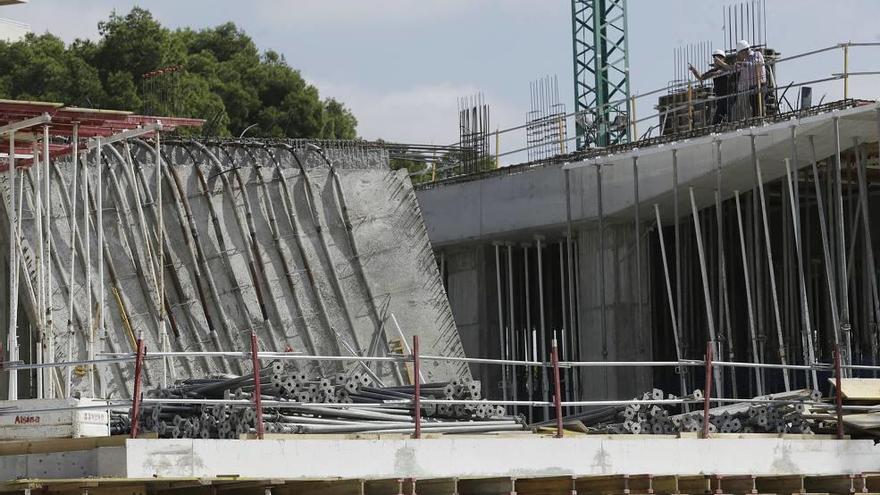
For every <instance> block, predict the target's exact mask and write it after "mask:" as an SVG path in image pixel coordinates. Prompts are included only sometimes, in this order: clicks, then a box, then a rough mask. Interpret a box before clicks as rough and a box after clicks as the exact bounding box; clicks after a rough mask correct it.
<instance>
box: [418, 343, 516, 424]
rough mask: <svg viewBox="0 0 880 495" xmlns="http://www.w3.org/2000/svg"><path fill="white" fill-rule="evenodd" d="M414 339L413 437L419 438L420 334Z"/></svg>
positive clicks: (420, 412) (420, 397)
mask: <svg viewBox="0 0 880 495" xmlns="http://www.w3.org/2000/svg"><path fill="white" fill-rule="evenodd" d="M412 339H413V343H412V361H413V385H414V386H415V387H414V390H413V400H414V401H415V407H414V408H413V416H415V431H414V432H413V438H415V439H419V438H422V405H421V404H420V403H419V401H420V400H422V381H421V380H420V379H419V377H420V376H421V363H420V362H419V336H418V335H413V338H412ZM514 400H515V399H514ZM514 410H516V406H514Z"/></svg>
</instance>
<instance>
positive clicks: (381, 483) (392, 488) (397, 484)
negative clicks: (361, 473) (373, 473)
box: [364, 478, 405, 495]
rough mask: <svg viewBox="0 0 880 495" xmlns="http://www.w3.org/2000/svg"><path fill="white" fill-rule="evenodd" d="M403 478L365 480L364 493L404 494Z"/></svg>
mask: <svg viewBox="0 0 880 495" xmlns="http://www.w3.org/2000/svg"><path fill="white" fill-rule="evenodd" d="M403 481H404V480H403V478H395V479H389V480H366V481H364V495H404V493H405V492H404V491H403Z"/></svg>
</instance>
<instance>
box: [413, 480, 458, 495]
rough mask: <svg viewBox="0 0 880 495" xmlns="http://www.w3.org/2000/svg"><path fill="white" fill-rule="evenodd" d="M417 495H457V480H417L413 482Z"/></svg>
mask: <svg viewBox="0 0 880 495" xmlns="http://www.w3.org/2000/svg"><path fill="white" fill-rule="evenodd" d="M415 485H416V486H415V488H416V493H417V494H418V495H457V494H458V479H456V478H436V479H429V480H421V479H418V480H416V482H415Z"/></svg>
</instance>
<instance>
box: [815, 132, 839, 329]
mask: <svg viewBox="0 0 880 495" xmlns="http://www.w3.org/2000/svg"><path fill="white" fill-rule="evenodd" d="M809 141H810V151H811V153H812V155H811V160H810V166H811V168H812V171H813V185H814V186H815V192H816V208H817V210H818V217H819V234H820V237H821V238H822V256H823V261H824V263H822V264H823V266H824V267H825V285H826V287H827V289H828V303H829V306H830V307H831V326H832V329H833V332H832V336H833V337H834V345H835V346H839V345H840V315H839V312H838V306H837V291H836V290H835V287H834V284H835V278H834V274H833V268H832V267H833V266H834V265H833V264H832V261H831V242H830V237H829V232H828V225H827V223H826V220H825V202H824V200H823V199H822V198H823V196H822V186H821V184H820V182H819V168H818V166H817V164H816V142H815V139H814V136H809Z"/></svg>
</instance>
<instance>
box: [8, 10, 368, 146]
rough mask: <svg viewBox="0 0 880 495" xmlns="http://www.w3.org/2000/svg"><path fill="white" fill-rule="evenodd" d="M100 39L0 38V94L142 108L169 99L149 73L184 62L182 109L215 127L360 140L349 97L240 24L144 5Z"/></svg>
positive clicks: (178, 92)
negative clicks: (172, 18)
mask: <svg viewBox="0 0 880 495" xmlns="http://www.w3.org/2000/svg"><path fill="white" fill-rule="evenodd" d="M98 32H99V33H100V38H99V39H98V40H97V41H90V40H76V41H74V42H73V43H71V44H70V45H67V46H65V44H64V42H62V41H61V40H60V39H58V38H57V37H55V36H53V35H51V34H48V33H47V34H43V35H39V36H37V35H33V34H31V35H28V36H27V37H26V38H25V39H24V40H22V41H19V42H15V43H7V42H2V41H0V98H10V99H25V100H43V101H56V102H61V103H65V104H67V105H71V106H83V107H93V108H106V109H116V110H132V111H136V112H140V111H142V110H143V109H144V108H148V109H154V108H164V107H169V106H170V105H169V104H168V102H167V101H166V100H167V98H168V96H166V95H164V94H158V93H156V92H144V90H143V74H145V73H147V72H150V71H154V70H157V69H160V68H163V67H168V66H172V65H181V66H182V67H183V70H182V71H181V72H180V73H178V74H176V75H175V76H174V77H175V78H176V82H175V84H174V86H175V89H174V94H175V98H174V99H175V104H174V108H175V109H176V110H177V114H178V115H180V116H188V117H198V118H203V119H206V120H210V121H211V123H212V127H213V128H212V129H211V132H212V133H214V134H217V135H221V136H229V135H233V136H238V135H239V134H241V132H242V131H244V130H245V129H246V128H248V127H249V126H251V125H253V124H256V125H255V126H254V127H252V128H251V129H250V130H248V132H247V136H249V137H277V138H283V137H291V138H326V139H334V138H335V139H354V138H355V137H356V136H357V130H356V129H357V119H355V117H354V115H353V114H352V113H351V111H350V110H349V109H348V108H346V107H345V105H343V104H342V103H341V102H339V101H337V100H335V99H332V98H328V99H324V100H322V99H321V98H320V95H319V93H318V89H317V88H315V87H314V86H312V85H310V84H307V83H306V81H305V80H304V79H303V78H302V76H301V75H300V73H299V71H297V70H294V69H293V68H291V67H290V66H289V65H288V64H287V61H286V60H284V57H283V56H281V55H280V54H278V53H277V52H274V51H271V50H270V51H266V52H264V53H260V51H259V49H258V48H257V46H256V44H255V43H254V41H253V40H252V39H251V38H250V37H249V36H248V35H247V34H246V33H244V32H243V31H241V30H240V29H238V27H236V26H235V24H233V23H231V22H230V23H226V24H222V25H220V26H216V27H214V28H207V29H201V30H193V29H189V28H183V29H177V30H170V29H168V28H165V27H163V26H162V25H161V24H160V23H159V22H158V21H157V20H156V19H155V18H154V17H153V16H152V14H150V12H149V11H147V10H145V9H142V8H139V7H135V8H133V9H132V10H131V12H129V13H128V14H126V15H119V14H117V13H116V12H113V13H111V14H110V16H109V18H108V19H107V20H106V21H102V22H100V23H99V24H98Z"/></svg>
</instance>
